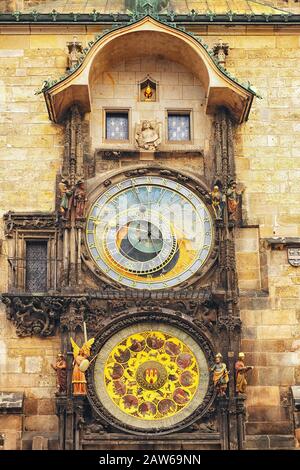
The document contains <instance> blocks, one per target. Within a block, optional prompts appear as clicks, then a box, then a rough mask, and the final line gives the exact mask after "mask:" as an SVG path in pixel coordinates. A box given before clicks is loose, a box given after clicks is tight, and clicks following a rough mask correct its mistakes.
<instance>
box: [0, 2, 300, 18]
mask: <svg viewBox="0 0 300 470" xmlns="http://www.w3.org/2000/svg"><path fill="white" fill-rule="evenodd" d="M147 1H148V0H82V1H81V2H79V1H78V0H23V1H19V0H4V1H0V12H1V13H8V12H13V11H19V12H22V13H29V12H32V11H36V12H39V13H50V12H51V11H52V10H53V9H55V10H56V11H58V12H59V13H71V12H74V13H91V12H92V11H93V9H95V10H96V11H97V12H98V13H100V14H109V13H128V12H129V11H133V10H135V9H139V8H140V7H142V6H143V5H144V4H145V3H146V2H147ZM148 3H151V4H152V5H153V8H154V9H155V10H156V11H159V12H161V13H163V12H168V11H173V12H174V13H175V14H189V13H190V12H191V11H195V12H197V13H198V14H205V13H212V14H215V15H219V14H224V13H228V12H232V13H236V14H248V15H250V14H253V15H261V14H265V15H276V14H282V13H284V12H286V10H283V9H280V8H276V6H275V5H274V2H273V4H272V2H263V1H254V0H200V1H189V0H170V1H168V0H149V1H148ZM299 10H300V8H299ZM299 13H300V11H299Z"/></svg>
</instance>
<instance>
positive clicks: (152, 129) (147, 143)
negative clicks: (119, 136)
mask: <svg viewBox="0 0 300 470" xmlns="http://www.w3.org/2000/svg"><path fill="white" fill-rule="evenodd" d="M135 140H136V144H137V146H138V147H139V148H140V149H144V150H152V151H154V150H156V149H157V147H158V146H159V144H160V143H161V139H160V128H159V123H157V122H156V121H148V120H146V121H142V122H141V123H140V124H137V126H136V132H135Z"/></svg>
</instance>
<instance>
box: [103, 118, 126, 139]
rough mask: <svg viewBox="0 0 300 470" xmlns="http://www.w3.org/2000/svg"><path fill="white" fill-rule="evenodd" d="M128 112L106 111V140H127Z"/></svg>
mask: <svg viewBox="0 0 300 470" xmlns="http://www.w3.org/2000/svg"><path fill="white" fill-rule="evenodd" d="M128 127H129V125H128V111H106V116H105V138H106V140H128V139H129V133H128Z"/></svg>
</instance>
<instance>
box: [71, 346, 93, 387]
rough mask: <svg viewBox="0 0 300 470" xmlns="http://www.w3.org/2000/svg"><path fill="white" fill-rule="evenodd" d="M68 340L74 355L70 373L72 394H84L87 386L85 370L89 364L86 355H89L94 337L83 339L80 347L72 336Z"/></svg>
mask: <svg viewBox="0 0 300 470" xmlns="http://www.w3.org/2000/svg"><path fill="white" fill-rule="evenodd" d="M70 340H71V344H72V348H73V357H74V360H73V374H72V384H73V395H86V394H87V387H86V378H85V371H86V370H87V368H88V367H89V364H90V362H89V361H88V357H90V355H91V347H92V345H93V343H94V341H95V338H91V339H89V340H88V341H85V343H84V344H83V346H81V348H80V347H79V346H78V345H77V344H76V343H75V341H74V340H73V338H70Z"/></svg>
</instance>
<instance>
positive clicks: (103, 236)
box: [2, 4, 253, 450]
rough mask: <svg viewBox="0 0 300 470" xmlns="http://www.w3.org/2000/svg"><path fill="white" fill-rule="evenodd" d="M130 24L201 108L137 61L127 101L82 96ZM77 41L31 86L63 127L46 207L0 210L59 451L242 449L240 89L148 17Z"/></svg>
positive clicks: (247, 100)
mask: <svg viewBox="0 0 300 470" xmlns="http://www.w3.org/2000/svg"><path fill="white" fill-rule="evenodd" d="M145 5H146V6H147V5H148V4H145ZM97 15H98V16H99V15H100V13H99V14H98V13H97V14H95V15H94V16H95V18H96V17H97ZM125 16H126V15H125ZM122 21H123V20H122ZM95 27H96V24H95ZM101 31H102V30H101ZM148 33H149V35H148ZM135 34H137V36H136V37H137V38H140V37H141V38H142V39H141V41H140V42H139V41H138V40H137V41H136V43H134V49H135V48H136V47H142V46H140V44H141V45H145V44H147V48H146V50H147V51H149V50H151V51H152V49H151V48H150V46H152V44H151V41H152V40H150V41H149V38H154V39H155V41H154V43H153V44H154V45H153V47H154V49H155V47H156V48H159V49H160V52H159V53H157V56H158V57H160V54H161V56H162V57H164V58H167V60H174V57H175V55H176V57H177V53H176V47H177V46H176V44H178V45H179V46H178V47H182V48H183V49H182V51H181V53H180V54H179V55H178V57H179V58H180V60H182V61H183V65H184V62H186V64H185V67H186V68H190V74H191V73H196V72H197V74H198V73H200V72H201V74H202V73H203V74H204V75H205V77H207V78H206V79H205V80H204V81H203V83H202V82H201V80H202V78H203V77H202V78H201V77H198V78H199V80H198V78H197V80H196V81H195V83H196V82H197V83H199V85H195V86H197V87H200V86H201V87H202V88H201V90H200V91H199V90H198V89H197V90H198V91H199V100H200V98H201V97H202V96H205V100H206V101H205V106H204V99H202V98H201V100H202V101H203V103H202V101H201V102H200V101H199V100H198V99H196V98H195V99H194V98H193V99H191V102H193V100H194V101H195V103H194V105H195V106H194V108H193V109H188V110H186V109H181V108H182V105H183V100H176V99H175V98H174V99H172V100H166V97H165V95H164V93H165V90H166V89H167V88H168V87H167V85H164V87H163V86H161V87H160V84H159V81H158V80H157V77H153V76H152V75H151V76H150V75H148V74H147V75H146V76H145V77H140V76H139V77H138V79H137V82H136V84H135V85H136V88H135V91H134V92H132V95H131V96H129V97H128V100H130V101H129V102H130V106H129V107H128V108H123V107H121V108H120V109H115V107H112V108H106V105H107V104H108V103H110V98H109V97H105V100H104V101H101V100H102V98H103V97H102V98H101V99H100V98H99V97H97V99H94V98H95V96H96V95H95V92H96V91H95V90H98V88H99V89H102V88H101V87H102V82H101V84H100V85H99V87H98V84H97V83H98V82H97V80H98V79H99V77H98V75H99V74H100V75H101V74H102V67H103V66H104V64H106V63H107V66H109V61H110V57H112V58H113V57H115V56H116V53H115V52H116V51H119V50H120V51H124V54H125V55H126V53H127V52H126V51H127V49H128V50H129V49H130V47H129V46H128V44H129V43H130V44H131V46H132V44H133V43H132V42H130V41H132V38H134V35H135ZM162 37H164V38H165V39H166V44H164V43H163V41H162ZM105 41H107V44H108V45H107V46H106V45H105V44H106V43H105ZM114 41H116V42H114ZM128 41H129V42H128ZM176 41H177V42H176ZM110 42H111V43H110ZM72 44H73V43H69V47H70V48H72V47H73V48H74V47H75V48H76V47H77V48H79V49H78V50H80V47H81V43H78V44H77V43H76V41H75V42H74V44H73V45H72ZM76 44H77V46H76ZM188 44H189V47H188ZM88 45H89V47H88V48H84V49H83V51H81V52H82V54H83V55H81V54H80V57H79V58H78V61H77V62H78V63H77V62H76V61H75V62H76V64H77V65H74V66H72V67H71V66H70V68H69V72H68V76H66V77H63V78H61V79H60V80H59V81H55V82H51V83H49V82H45V84H44V86H43V89H42V93H43V94H44V97H45V100H46V105H47V107H48V111H49V116H50V119H52V120H53V121H54V122H55V123H57V124H59V125H61V126H62V127H63V129H64V145H63V146H62V149H63V155H62V162H61V167H60V171H59V174H58V175H57V184H56V199H55V201H56V202H55V204H56V206H55V211H53V212H52V213H39V212H36V213H28V214H27V213H26V214H25V213H19V214H18V213H12V212H8V213H7V214H6V215H5V217H4V219H5V224H6V225H5V231H6V235H7V239H8V252H9V253H10V254H11V258H10V260H9V261H10V263H9V266H8V271H9V280H8V285H9V289H10V290H9V292H8V293H7V295H3V296H2V297H3V301H4V302H5V303H6V304H7V306H8V307H7V308H8V318H9V319H10V320H12V321H13V322H14V324H15V325H16V331H17V334H18V335H19V336H40V337H49V336H55V335H57V338H59V339H60V348H61V353H60V355H58V359H57V364H56V365H55V367H54V369H55V373H56V374H57V391H56V396H55V399H56V406H57V408H56V413H57V416H58V418H59V447H60V448H61V449H104V450H107V449H110V448H111V446H112V443H116V442H118V443H120V442H121V443H122V444H120V445H123V448H125V449H127V448H132V449H135V448H136V449H138V448H142V449H144V448H145V445H148V444H147V443H148V442H150V440H151V442H152V444H151V445H152V448H153V449H159V448H166V449H168V448H169V447H170V448H174V449H183V448H188V449H199V448H221V447H222V448H224V449H228V448H230V449H233V448H242V442H243V439H244V437H243V436H244V434H243V433H244V430H243V423H244V421H243V420H244V407H243V398H242V397H239V396H237V395H236V390H235V384H234V376H235V368H234V364H235V362H234V361H235V358H237V357H238V356H237V355H238V352H239V348H240V329H241V328H240V327H241V321H240V317H239V295H238V284H237V275H236V262H235V235H234V234H235V228H236V226H238V225H239V224H240V223H241V214H240V213H241V211H240V209H241V198H240V197H241V192H239V191H238V188H237V184H236V182H235V178H236V175H235V164H234V152H233V147H234V146H233V135H234V132H233V129H234V126H235V125H236V123H237V122H243V121H244V120H245V119H246V118H247V116H248V113H249V109H250V106H251V102H252V99H253V94H252V92H251V91H249V89H245V88H243V86H242V85H241V84H240V83H236V82H234V81H233V80H232V79H231V78H230V77H229V75H228V76H227V75H226V76H225V75H224V73H225V72H224V70H225V69H223V71H222V69H219V68H218V66H217V63H216V61H214V60H213V59H212V57H211V55H209V54H208V52H207V50H206V48H205V47H203V44H202V43H201V41H199V40H198V36H197V35H195V34H188V33H186V32H184V31H183V30H182V28H181V29H176V23H174V22H173V21H172V23H171V24H167V22H165V21H164V22H161V21H160V20H159V19H158V17H157V18H156V17H155V18H154V17H152V16H151V15H150V16H149V15H148V14H145V15H144V16H143V17H141V18H140V19H138V18H136V19H132V21H131V20H130V22H129V23H128V24H127V23H126V24H125V25H123V26H122V27H120V26H119V23H118V24H117V23H116V24H115V27H114V28H113V29H112V30H111V31H110V32H107V30H104V29H103V32H101V34H100V35H99V36H97V39H95V41H90V42H89V43H88ZM102 46H103V48H104V52H103V50H102ZM119 46H120V49H119ZM148 46H149V47H148ZM106 47H107V49H106ZM89 48H90V50H89ZM132 50H133V46H132V47H131V49H130V51H131V53H132ZM105 51H106V52H105ZM73 52H74V50H73ZM75 52H76V51H75ZM77 52H78V51H77ZM140 53H141V55H143V54H144V53H145V51H144V49H143V50H142V49H140ZM142 53H143V54H142ZM120 54H121V52H120ZM151 54H152V52H151ZM168 54H170V57H169V59H168ZM189 54H190V55H189ZM132 58H134V59H135V56H134V55H133V56H132ZM143 58H144V57H143ZM152 58H153V57H152V55H151V59H152ZM75 59H76V54H75V56H74V54H71V55H70V60H72V61H73V60H75ZM98 60H99V63H98ZM120 60H121V58H120ZM193 61H195V64H194V65H193V64H192V62H193ZM72 63H73V62H72ZM159 63H160V62H159ZM174 64H175V65H176V67H177V66H178V64H176V63H175V62H174ZM192 66H193V68H192ZM206 68H207V70H206ZM176 70H177V69H176ZM180 70H181V69H180ZM163 73H164V72H163V71H162V72H161V75H162V74H163ZM108 75H109V74H108ZM208 77H209V79H208ZM139 80H142V81H139ZM86 81H87V82H86ZM167 81H168V74H167V75H166V77H165V82H167ZM94 82H95V83H94ZM200 82H201V85H200ZM99 83H100V82H99ZM208 83H209V86H208ZM95 84H96V85H97V86H96V85H95ZM94 85H95V87H94ZM135 85H132V87H134V86H135ZM207 86H208V88H207V89H204V88H205V87H207ZM105 87H107V85H105ZM105 87H104V89H103V93H104V94H105V90H106V88H105ZM116 87H117V85H116ZM130 87H131V85H130ZM203 87H204V88H203ZM171 88H172V87H171ZM185 88H192V87H185ZM130 89H131V88H130ZM219 90H221V92H220V91H219ZM198 91H197V93H198ZM76 93H77V94H76ZM100 94H101V93H100ZM97 96H98V95H97ZM99 96H100V95H99ZM103 96H104V95H103ZM197 96H198V94H197ZM93 97H94V98H93ZM103 99H104V98H103ZM74 100H75V101H74ZM90 100H91V101H90ZM93 100H94V101H93ZM126 100H127V98H126V99H125V98H124V101H126ZM113 101H114V100H112V102H113ZM115 101H116V102H118V103H120V102H121V101H122V100H115ZM170 101H172V103H173V106H172V108H171V109H164V106H165V105H166V106H169V103H170ZM126 102H127V101H126ZM188 102H190V101H188ZM99 103H102V104H101V105H99V106H100V108H101V109H100V108H97V106H98V104H99ZM174 106H175V108H174ZM225 106H226V107H225ZM94 108H95V109H94ZM91 109H93V112H92V113H91V114H89V113H90V111H91ZM132 110H133V112H132ZM208 114H211V116H208ZM100 116H102V118H100ZM144 116H147V119H146V120H145V118H144ZM100 121H101V122H100ZM198 122H201V123H203V126H202V127H201V126H199V127H196V125H195V124H196V123H198ZM206 143H207V145H206ZM208 147H209V148H208ZM49 205H50V202H49ZM58 342H59V341H57V343H55V344H58ZM217 353H221V354H222V356H223V360H222V361H220V355H217ZM217 360H218V362H216V361H217ZM223 361H224V362H223ZM225 363H226V365H227V366H228V369H229V372H230V374H229V377H230V381H229V385H228V386H227V384H228V380H227V379H228V374H227V371H226V373H224V375H222V374H221V372H218V371H222V370H223V369H222V368H223V367H225ZM215 371H217V372H216V373H215ZM53 373H54V372H53ZM218 373H220V374H221V375H220V376H219V378H220V381H219V379H216V377H217V376H218ZM226 374H227V375H226ZM54 393H55V392H53V394H54ZM114 445H115V444H114ZM118 445H119V444H118ZM160 446H162V447H160ZM205 446H208V447H205Z"/></svg>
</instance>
